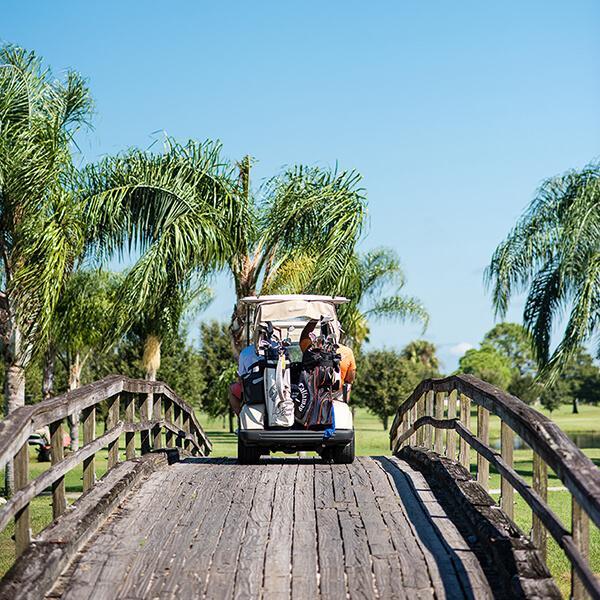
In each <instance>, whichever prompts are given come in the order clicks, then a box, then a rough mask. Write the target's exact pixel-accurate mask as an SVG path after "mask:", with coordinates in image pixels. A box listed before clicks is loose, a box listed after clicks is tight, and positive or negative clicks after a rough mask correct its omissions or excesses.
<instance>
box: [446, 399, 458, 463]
mask: <svg viewBox="0 0 600 600" xmlns="http://www.w3.org/2000/svg"><path fill="white" fill-rule="evenodd" d="M456 396H457V392H456V390H452V391H451V392H450V394H448V419H456ZM446 457H447V458H449V459H450V460H456V431H454V429H448V430H447V431H446Z"/></svg>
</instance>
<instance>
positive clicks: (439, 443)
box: [433, 392, 446, 456]
mask: <svg viewBox="0 0 600 600" xmlns="http://www.w3.org/2000/svg"><path fill="white" fill-rule="evenodd" d="M445 399H446V393H445V392H435V408H434V412H435V418H436V419H440V420H441V419H443V418H444V400H445ZM434 439H435V442H434V447H433V449H434V451H435V453H436V454H439V455H440V456H441V455H442V454H443V452H444V430H443V429H440V428H439V427H435V434H434Z"/></svg>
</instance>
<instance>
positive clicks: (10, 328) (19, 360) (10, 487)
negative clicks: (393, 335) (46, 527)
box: [2, 297, 27, 498]
mask: <svg viewBox="0 0 600 600" xmlns="http://www.w3.org/2000/svg"><path fill="white" fill-rule="evenodd" d="M5 299H6V304H5V307H6V306H8V307H9V309H8V310H6V311H3V312H5V315H4V316H5V319H6V321H5V324H4V331H3V332H2V333H3V334H4V335H3V336H2V338H3V340H2V341H3V344H2V350H3V355H4V401H5V404H4V406H5V413H6V415H8V414H9V413H11V412H12V411H13V410H15V409H17V408H20V407H22V406H25V365H26V364H27V362H26V361H27V358H26V357H24V356H22V355H21V353H22V342H21V332H20V330H19V326H18V324H17V322H16V318H15V314H16V311H15V310H14V307H12V306H11V303H10V301H9V300H8V299H7V298H6V297H5ZM11 308H12V310H11ZM4 479H5V482H4V485H5V493H6V496H7V497H8V498H10V497H11V496H12V495H13V491H14V487H15V475H14V471H13V466H12V463H10V462H9V463H8V464H7V465H6V469H5V478H4Z"/></svg>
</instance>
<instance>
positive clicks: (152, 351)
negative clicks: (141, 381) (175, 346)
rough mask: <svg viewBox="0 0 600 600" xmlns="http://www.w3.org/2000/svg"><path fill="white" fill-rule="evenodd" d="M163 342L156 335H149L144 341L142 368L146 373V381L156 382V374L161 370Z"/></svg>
mask: <svg viewBox="0 0 600 600" xmlns="http://www.w3.org/2000/svg"><path fill="white" fill-rule="evenodd" d="M161 344H162V341H161V340H159V339H158V336H157V335H156V334H155V333H151V334H149V335H148V336H147V337H146V339H145V340H144V352H143V354H142V368H143V369H144V371H145V374H144V378H145V379H146V381H156V374H157V373H158V369H160V346H161Z"/></svg>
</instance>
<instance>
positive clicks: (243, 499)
mask: <svg viewBox="0 0 600 600" xmlns="http://www.w3.org/2000/svg"><path fill="white" fill-rule="evenodd" d="M259 478H260V467H259V466H256V465H254V466H251V467H249V468H246V469H244V470H243V472H242V476H241V477H240V479H239V484H238V486H237V487H238V493H237V494H236V495H235V496H234V498H233V502H232V504H231V508H230V510H229V514H228V515H227V519H226V521H225V525H224V527H223V533H222V535H221V539H220V540H219V544H218V545H217V548H216V550H215V553H214V555H213V559H212V563H211V565H210V571H209V573H208V584H207V586H206V589H205V593H204V597H205V598H223V599H225V598H232V597H233V589H234V586H235V575H236V571H237V566H238V557H239V553H240V546H241V542H242V538H243V537H244V532H245V530H246V523H247V522H248V516H249V513H250V509H251V507H252V499H253V497H254V492H255V490H256V486H257V484H258V481H259Z"/></svg>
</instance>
